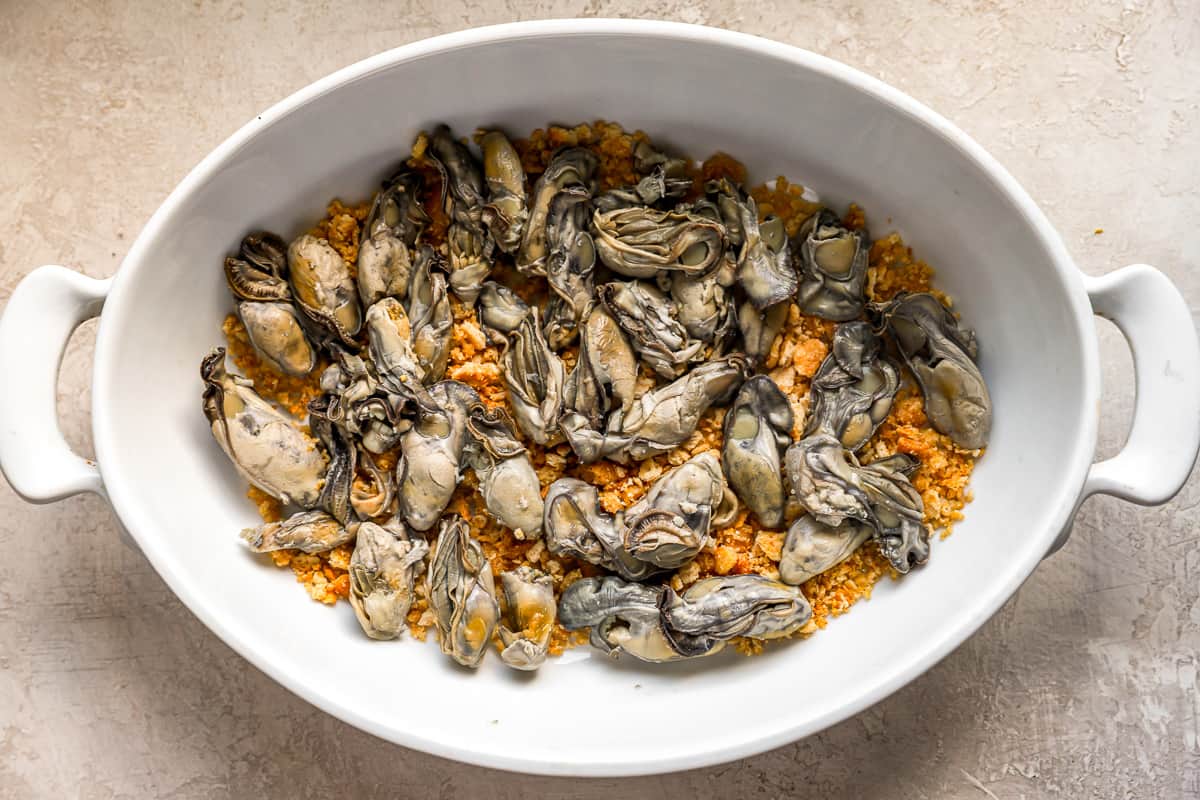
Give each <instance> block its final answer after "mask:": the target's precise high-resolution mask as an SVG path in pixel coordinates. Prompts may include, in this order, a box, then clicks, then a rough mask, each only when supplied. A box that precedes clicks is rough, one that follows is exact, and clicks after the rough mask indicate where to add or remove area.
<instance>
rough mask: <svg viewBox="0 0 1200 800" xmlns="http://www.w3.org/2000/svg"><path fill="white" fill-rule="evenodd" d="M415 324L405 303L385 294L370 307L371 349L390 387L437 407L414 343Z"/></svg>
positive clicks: (383, 380)
mask: <svg viewBox="0 0 1200 800" xmlns="http://www.w3.org/2000/svg"><path fill="white" fill-rule="evenodd" d="M412 333H413V332H412V324H411V323H410V322H409V319H408V313H407V312H406V311H405V310H404V306H403V305H401V303H400V301H399V300H397V299H396V298H394V297H385V298H383V299H382V300H380V301H379V302H377V303H376V304H375V305H373V306H371V307H370V308H368V309H367V349H368V352H369V353H370V355H371V363H372V364H373V365H374V367H375V369H376V370H377V371H378V374H379V382H380V383H381V384H382V385H383V386H384V387H386V389H387V390H388V391H389V392H391V393H393V394H396V395H399V396H400V397H403V398H411V399H412V400H414V401H415V402H416V403H417V405H419V406H421V407H422V408H425V409H427V410H432V409H433V408H435V404H434V402H433V400H431V399H430V397H429V393H428V391H427V390H426V389H425V386H424V378H425V369H424V368H423V367H422V366H421V364H420V363H419V362H418V361H417V354H416V353H415V352H413V346H412V338H413V337H412Z"/></svg>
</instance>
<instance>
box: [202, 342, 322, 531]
mask: <svg viewBox="0 0 1200 800" xmlns="http://www.w3.org/2000/svg"><path fill="white" fill-rule="evenodd" d="M200 376H201V377H202V378H203V379H204V415H205V417H207V418H208V422H209V425H210V426H211V428H212V434H213V438H215V439H216V440H217V444H219V445H220V446H221V449H222V450H224V451H225V455H227V456H229V459H230V461H232V462H233V465H234V467H236V468H237V471H238V472H239V473H241V475H242V477H243V478H245V479H246V480H248V481H250V483H253V484H254V485H255V486H257V487H258V488H260V489H262V490H263V491H264V492H266V493H267V494H269V495H271V496H272V497H275V498H278V499H280V500H282V501H283V502H285V503H292V504H294V505H298V506H300V507H301V508H306V509H309V508H314V507H316V505H317V503H318V502H319V499H320V493H321V481H322V479H323V478H324V476H325V466H326V464H325V456H324V454H322V452H321V450H320V449H319V448H318V447H317V445H316V442H314V441H313V440H312V439H310V438H308V437H307V436H305V435H304V434H303V433H302V432H301V431H300V429H299V428H298V427H296V425H295V424H294V423H293V422H292V420H290V419H289V418H287V417H285V416H284V415H283V414H281V413H279V412H278V411H276V410H275V408H274V407H273V406H272V405H270V404H269V403H268V402H267V401H265V400H263V399H262V398H261V397H259V395H258V393H257V392H256V391H254V384H253V383H251V382H250V381H248V380H246V379H245V378H240V377H237V376H235V375H230V374H229V373H228V372H226V371H225V349H224V348H217V349H216V350H213V351H212V352H211V353H209V354H208V355H207V356H206V357H205V358H204V361H203V362H201V364H200Z"/></svg>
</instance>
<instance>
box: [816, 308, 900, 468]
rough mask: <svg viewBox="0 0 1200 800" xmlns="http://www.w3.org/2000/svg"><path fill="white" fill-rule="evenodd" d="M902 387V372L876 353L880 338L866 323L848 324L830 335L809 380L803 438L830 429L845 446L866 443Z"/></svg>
mask: <svg viewBox="0 0 1200 800" xmlns="http://www.w3.org/2000/svg"><path fill="white" fill-rule="evenodd" d="M899 388H900V370H899V369H897V367H896V365H895V364H893V363H892V362H891V360H889V359H888V358H887V357H886V356H884V355H881V354H880V352H879V339H878V338H877V337H876V336H875V334H874V333H873V332H872V331H871V326H870V325H868V324H867V323H865V322H846V323H843V324H841V325H839V326H838V327H837V330H836V331H834V334H833V347H832V348H831V351H830V353H829V355H828V356H826V357H825V360H824V361H823V362H821V366H820V368H818V369H817V373H816V374H815V375H813V378H812V391H811V394H810V398H811V401H810V406H809V413H808V420H807V422H806V425H805V428H804V435H805V436H807V435H809V434H811V433H815V432H816V431H818V430H824V431H826V432H828V433H832V434H833V435H834V436H836V437H837V438H838V439H839V440H841V443H842V446H843V447H845V448H846V449H847V450H851V451H857V450H859V449H861V448H862V446H863V445H865V444H866V443H867V442H868V441H869V440H870V439H871V437H872V436H873V435H874V434H875V431H876V430H877V429H878V428H879V426H880V425H882V424H883V421H884V420H885V419H887V415H888V412H889V411H891V409H892V400H893V399H894V398H895V396H896V390H897V389H899Z"/></svg>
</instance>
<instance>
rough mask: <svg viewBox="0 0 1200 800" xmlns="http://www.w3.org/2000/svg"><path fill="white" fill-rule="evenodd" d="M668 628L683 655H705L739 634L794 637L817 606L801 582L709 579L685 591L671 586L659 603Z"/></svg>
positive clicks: (754, 577) (753, 577)
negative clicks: (800, 586)
mask: <svg viewBox="0 0 1200 800" xmlns="http://www.w3.org/2000/svg"><path fill="white" fill-rule="evenodd" d="M660 608H661V613H662V618H663V627H664V628H665V629H666V631H667V633H668V636H669V637H670V638H671V640H672V643H673V644H674V646H675V647H676V649H678V650H679V651H680V652H682V653H683V654H684V655H689V656H690V655H706V654H708V653H709V652H711V650H712V648H713V647H714V646H715V645H716V644H717V643H719V642H726V641H729V640H730V639H732V638H734V637H737V636H744V637H747V638H750V639H776V638H779V637H782V636H790V635H791V634H793V633H795V632H796V631H798V630H800V628H802V627H804V625H805V624H807V623H808V621H809V620H810V619H812V607H811V606H810V605H809V603H808V599H807V598H805V596H804V594H803V592H801V591H800V589H799V588H798V587H796V586H789V585H788V584H786V583H781V582H780V581H774V580H771V579H770V578H764V577H763V576H761V575H723V576H718V577H712V578H704V579H703V580H699V581H696V582H695V583H693V584H692V585H691V586H689V587H688V588H687V589H686V590H685V591H684V593H683V594H682V595H679V594H676V593H675V591H674V590H673V589H671V588H670V587H666V588H665V589H664V591H663V598H662V600H661V602H660Z"/></svg>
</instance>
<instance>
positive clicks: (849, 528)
mask: <svg viewBox="0 0 1200 800" xmlns="http://www.w3.org/2000/svg"><path fill="white" fill-rule="evenodd" d="M874 532H875V529H874V528H872V527H871V525H870V524H868V523H866V522H862V521H860V520H857V519H851V518H847V519H845V520H844V521H843V522H842V524H840V525H826V524H825V523H823V522H818V521H817V520H816V519H815V518H814V517H812V516H810V515H808V514H805V515H803V516H801V517H799V518H798V519H797V520H796V521H795V522H793V523H792V526H791V527H790V528H788V532H787V537H786V538H785V539H784V540H783V551H782V555H781V556H780V558H779V579H780V580H781V581H783V582H784V583H790V584H793V585H795V586H799V585H800V584H802V583H804V582H805V581H806V580H808V579H809V578H813V577H816V576H817V575H820V574H821V573H822V572H824V571H826V570H828V569H831V568H833V567H836V566H837V565H838V564H840V563H842V562H843V561H845V560H846V559H847V558H849V557H850V556H851V555H853V554H854V551H855V550H857V549H858V548H859V546H860V545H861V544H862V543H863V542H865V541H866V540H867V539H870V538H871V534H872V533H874Z"/></svg>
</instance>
